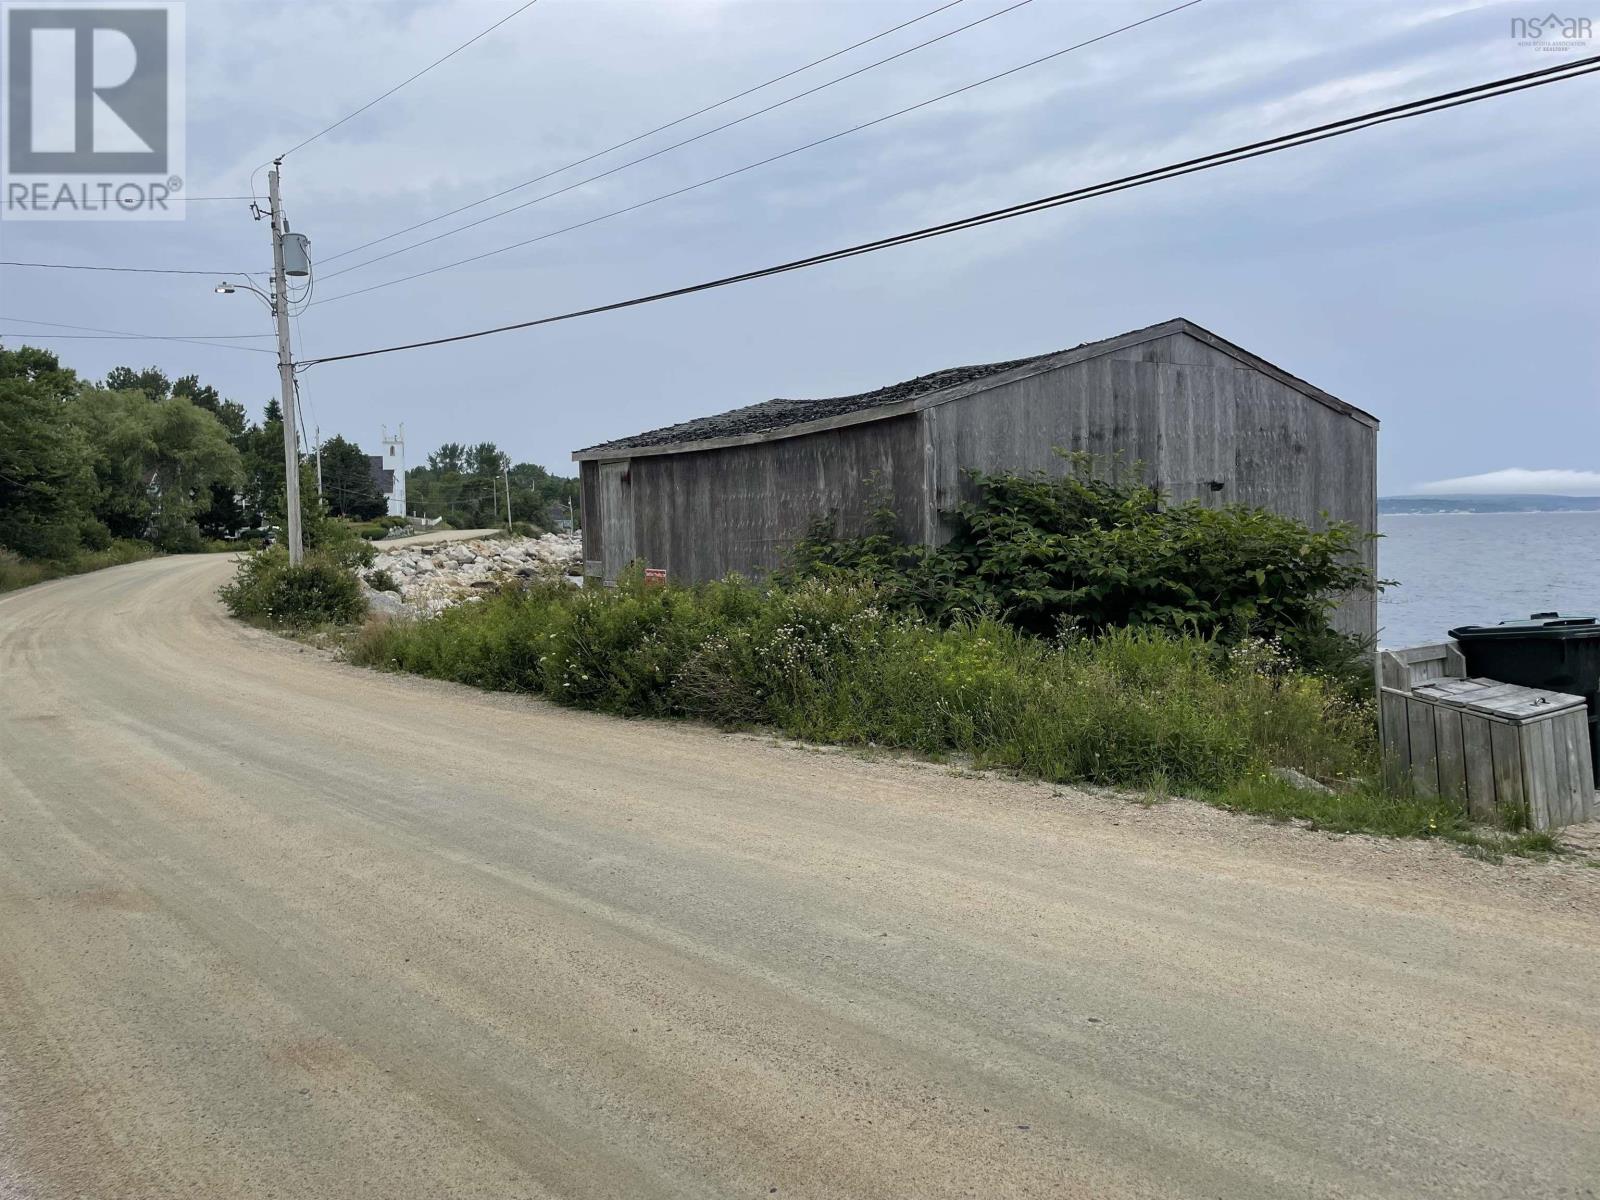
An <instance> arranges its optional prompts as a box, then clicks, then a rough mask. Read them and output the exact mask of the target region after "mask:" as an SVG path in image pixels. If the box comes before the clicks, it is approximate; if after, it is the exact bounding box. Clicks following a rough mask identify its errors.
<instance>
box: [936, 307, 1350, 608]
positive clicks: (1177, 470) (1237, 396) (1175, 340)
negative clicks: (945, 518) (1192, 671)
mask: <svg viewBox="0 0 1600 1200" xmlns="http://www.w3.org/2000/svg"><path fill="white" fill-rule="evenodd" d="M1174 359H1182V360H1184V361H1181V362H1177V361H1173V360H1174ZM926 416H927V418H928V420H929V422H930V437H929V442H930V444H931V445H932V447H933V449H932V462H933V466H932V470H931V472H930V474H931V476H932V479H933V485H932V488H931V501H932V506H933V508H934V509H936V510H940V511H943V510H947V509H949V508H951V507H953V506H954V505H955V503H956V502H957V501H959V500H960V499H963V498H966V497H967V496H968V494H969V492H970V487H971V485H970V484H969V483H966V482H965V481H964V480H963V479H962V478H961V474H960V472H961V471H962V470H963V469H965V468H969V467H976V468H978V469H980V470H986V471H996V470H1007V469H1009V470H1024V471H1027V470H1035V469H1042V470H1046V471H1050V472H1053V473H1059V472H1064V471H1066V470H1067V469H1068V465H1067V463H1065V462H1064V461H1063V460H1062V459H1061V458H1060V457H1059V456H1057V455H1056V454H1055V453H1054V449H1055V448H1056V447H1061V448H1063V449H1067V450H1086V451H1088V452H1090V453H1092V454H1094V455H1096V456H1098V457H1100V458H1102V459H1106V460H1110V459H1112V457H1113V456H1114V455H1116V454H1117V453H1119V452H1120V453H1121V455H1122V460H1121V462H1120V464H1117V465H1115V467H1114V468H1113V470H1114V473H1118V474H1121V473H1125V472H1130V471H1131V470H1132V469H1133V468H1134V466H1135V464H1137V463H1142V464H1143V468H1144V478H1146V479H1148V480H1149V481H1150V482H1152V483H1154V484H1156V485H1157V486H1159V487H1161V488H1162V489H1163V490H1164V491H1166V492H1167V493H1168V494H1169V495H1170V496H1171V497H1172V498H1173V499H1174V500H1178V501H1183V500H1199V501H1201V502H1202V503H1206V504H1221V503H1226V502H1230V501H1234V502H1239V503H1244V504H1252V505H1258V506H1260V507H1263V508H1268V509H1271V510H1272V511H1274V512H1280V513H1283V514H1285V515H1287V516H1291V517H1295V518H1297V519H1299V520H1302V521H1305V522H1307V523H1308V524H1310V525H1312V526H1313V527H1320V526H1321V525H1322V523H1323V519H1322V513H1323V512H1324V511H1326V512H1327V513H1328V514H1329V515H1330V516H1331V517H1333V518H1334V519H1336V520H1345V521H1350V522H1351V523H1353V524H1354V525H1356V527H1357V528H1359V529H1363V530H1368V531H1370V530H1374V529H1375V528H1376V527H1377V488H1376V470H1377V431H1376V430H1374V429H1372V428H1370V427H1369V426H1367V425H1365V424H1362V423H1360V422H1358V421H1355V420H1352V419H1351V418H1349V417H1347V416H1345V415H1343V414H1342V413H1338V412H1335V411H1334V410H1333V409H1331V408H1328V407H1326V406H1325V405H1323V404H1320V403H1318V402H1317V401H1315V400H1312V399H1310V398H1308V397H1306V396H1305V395H1303V394H1302V393H1300V392H1298V391H1295V390H1294V389H1293V388H1290V387H1288V386H1287V385H1285V384H1282V383H1280V382H1278V381H1277V380H1275V379H1272V378H1270V377H1268V376H1266V375H1263V374H1261V373H1260V372H1258V371H1255V370H1252V369H1250V368H1248V367H1245V366H1244V365H1243V364H1241V363H1240V362H1239V361H1238V360H1237V359H1234V358H1232V357H1231V356H1229V355H1225V354H1223V353H1221V352H1220V351H1217V350H1215V349H1214V348H1212V347H1210V346H1207V345H1205V344H1204V343H1202V342H1199V341H1197V340H1195V339H1193V338H1191V337H1189V336H1188V335H1186V334H1175V335H1173V336H1171V337H1166V338H1159V339H1155V340H1152V341H1150V342H1146V343H1144V344H1142V345H1139V346H1132V347H1128V348H1127V349H1125V350H1122V351H1118V352H1116V353H1115V354H1111V355H1104V356H1101V357H1099V358H1094V359H1090V360H1088V361H1086V362H1080V363H1074V364H1071V365H1068V366H1065V367H1062V368H1060V369H1058V370H1055V371H1050V372H1047V373H1044V374H1041V375H1035V376H1032V377H1031V378H1027V379H1022V380H1018V381H1017V382H1015V383H1011V384H1006V385H1003V386H1001V387H998V388H994V389H992V390H990V391H987V392H981V393H978V394H977V395H974V396H970V397H967V398H965V399H962V400H955V401H952V402H950V403H948V404H943V405H938V406H936V407H933V408H930V409H928V410H926ZM1213 484H1220V485H1221V487H1220V488H1216V487H1213V486H1212V485H1213ZM939 535H940V536H948V530H947V529H945V528H944V527H943V526H942V524H941V525H940V526H939ZM1365 555H1366V563H1367V565H1368V566H1369V567H1372V566H1374V565H1375V548H1374V547H1373V546H1371V545H1370V544H1369V545H1368V547H1367V549H1366V552H1365ZM1375 617H1376V611H1375V605H1374V601H1373V598H1372V597H1367V596H1362V597H1354V598H1352V599H1351V600H1350V601H1348V602H1347V603H1346V604H1345V605H1344V606H1342V608H1341V610H1340V612H1339V614H1338V624H1339V625H1340V627H1341V628H1343V629H1346V630H1348V631H1351V632H1357V633H1362V634H1365V635H1368V636H1370V635H1371V634H1373V633H1374V632H1375V629H1376V624H1375Z"/></svg>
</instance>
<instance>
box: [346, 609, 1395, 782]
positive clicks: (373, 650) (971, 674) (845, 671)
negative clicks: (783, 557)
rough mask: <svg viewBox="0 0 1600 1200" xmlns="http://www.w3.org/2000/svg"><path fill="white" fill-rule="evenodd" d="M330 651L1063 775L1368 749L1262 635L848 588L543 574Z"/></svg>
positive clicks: (1352, 757) (1251, 768)
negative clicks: (933, 612) (1092, 628)
mask: <svg viewBox="0 0 1600 1200" xmlns="http://www.w3.org/2000/svg"><path fill="white" fill-rule="evenodd" d="M347 654H348V656H349V658H350V659H351V660H352V661H354V662H357V663H361V664H365V665H368V666H374V667H380V668H384V669H389V670H402V671H410V672H414V673H417V674H422V675H429V676H433V677H435V678H439V679H449V680H453V681H455V682H459V683H469V684H473V685H475V686H479V687H486V688H492V689H497V690H502V691H514V692H528V693H533V694H537V695H543V696H547V697H549V698H550V699H552V700H555V701H557V702H559V703H563V704H569V705H573V706H576V707H581V708H591V709H597V710H600V711H603V712H612V713H619V714H624V715H631V716H669V717H670V716H679V717H694V718H698V719H702V720H707V721H710V722H712V723H714V724H717V725H721V726H724V727H771V728H776V729H778V730H781V731H782V732H784V733H786V734H788V735H790V736H792V737H796V738H800V739H802V740H806V741H812V742H825V743H833V744H839V745H845V746H874V747H886V748H895V749H904V750H909V751H913V752H915V753H918V754H922V755H925V756H927V757H930V758H941V757H946V756H952V755H958V756H961V757H962V758H963V759H964V760H965V761H970V762H971V763H972V764H973V766H974V767H976V768H979V769H983V768H993V767H1000V768H1006V769H1010V770H1014V771H1017V772H1019V773H1021V774H1024V775H1029V776H1033V777H1036V778H1040V779H1046V780H1051V781H1055V782H1063V783H1064V782H1077V781H1089V782H1094V783H1105V784H1118V785H1124V786H1127V785H1132V786H1134V787H1146V786H1150V785H1155V786H1157V787H1159V788H1161V789H1162V790H1166V789H1172V788H1183V789H1187V790H1191V791H1193V790H1196V789H1210V790H1213V791H1217V792H1219V793H1220V791H1221V790H1222V789H1226V788H1228V787H1230V786H1232V785H1234V784H1235V783H1236V782H1237V781H1239V780H1240V779H1243V778H1246V777H1249V776H1251V775H1252V774H1255V773H1259V772H1261V771H1263V770H1265V768H1266V767H1268V766H1270V765H1273V764H1283V765H1291V766H1294V767H1296V768H1298V769H1299V770H1301V771H1304V772H1305V773H1307V774H1308V775H1311V776H1313V777H1317V778H1327V779H1339V778H1354V777H1357V776H1360V775H1362V774H1364V773H1366V772H1367V771H1369V770H1370V769H1371V768H1372V765H1373V761H1374V738H1373V733H1372V713H1371V711H1370V709H1369V708H1363V707H1362V706H1360V705H1357V704H1353V703H1352V702H1350V701H1349V700H1348V699H1346V698H1345V697H1344V696H1342V695H1341V693H1340V691H1339V689H1338V688H1337V687H1336V686H1335V685H1333V684H1332V683H1331V682H1330V681H1328V680H1324V679H1321V678H1318V677H1316V676H1313V675H1308V674H1305V673H1303V672H1299V671H1296V670H1294V669H1293V668H1291V667H1290V666H1289V665H1288V664H1287V663H1286V661H1285V660H1284V659H1283V658H1282V656H1281V654H1279V653H1278V652H1277V651H1275V650H1274V649H1273V647H1271V646H1270V645H1267V644H1264V643H1259V642H1250V643H1246V644H1244V645H1242V646H1239V647H1235V648H1232V649H1228V650H1224V649H1222V648H1220V647H1218V646H1217V645H1216V644H1215V643H1214V642H1212V641H1210V640H1207V639H1203V638H1199V637H1193V636H1188V637H1186V636H1180V635H1170V634H1164V633H1159V632H1155V631H1130V630H1121V631H1111V632H1108V633H1105V634H1103V635H1101V636H1098V637H1092V638H1091V637H1066V638H1059V639H1051V640H1046V639H1042V638H1037V637H1033V636H1031V635H1029V634H1026V633H1024V632H1022V631H1019V630H1017V629H1015V628H1014V627H1012V626H1009V625H1006V624H1003V623H1001V622H998V621H993V620H987V619H976V620H973V621H970V622H957V623H954V624H951V625H948V626H944V627H939V626H935V625H932V624H929V623H928V622H926V621H924V620H922V619H920V618H919V617H917V616H915V615H910V614H906V613H903V612H895V611H891V610H890V609H889V608H888V607H887V606H885V605H884V604H882V603H881V602H880V597H879V595H878V593H877V592H876V591H875V590H874V589H872V588H871V587H868V586H865V585H862V584H854V583H827V582H823V581H815V580H814V581H808V582H802V583H798V584H795V585H793V586H791V587H786V588H771V589H764V588H757V587H754V586H752V585H749V584H746V583H741V582H738V581H726V582H721V583H712V584H703V585H700V586H697V587H692V588H684V587H647V586H644V585H643V584H642V583H641V582H640V581H638V580H634V581H631V582H627V583H625V584H624V585H623V586H621V587H619V588H616V589H601V588H595V589H574V588H571V587H569V586H567V585H565V584H560V583H551V584H543V585H540V586H538V587H536V588H534V589H531V590H529V591H526V592H520V591H507V592H503V593H501V594H499V595H496V596H493V597H490V598H489V599H486V600H484V601H482V602H480V603H477V604H470V605H463V606H460V607H458V608H455V609H451V610H449V611H447V612H445V613H442V614H440V615H439V616H437V617H435V618H432V619H430V620H426V621H420V622H380V623H375V624H372V625H369V626H368V627H366V628H365V629H364V630H362V631H361V633H360V634H359V635H357V636H356V637H355V638H354V639H353V640H352V642H351V643H350V645H349V647H348V649H347Z"/></svg>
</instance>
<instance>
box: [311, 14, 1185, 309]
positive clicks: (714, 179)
mask: <svg viewBox="0 0 1600 1200" xmlns="http://www.w3.org/2000/svg"><path fill="white" fill-rule="evenodd" d="M1200 3H1202V0H1184V3H1182V4H1178V5H1174V6H1173V7H1172V8H1168V9H1163V10H1162V11H1161V12H1157V13H1152V14H1150V15H1149V16H1147V17H1143V18H1141V19H1140V20H1137V21H1132V22H1129V23H1128V24H1126V25H1120V26H1118V27H1117V28H1115V29H1109V30H1107V31H1106V32H1105V33H1101V34H1098V35H1096V36H1095V37H1092V38H1086V39H1085V40H1083V41H1080V42H1075V43H1073V44H1072V45H1070V46H1063V47H1061V48H1060V49H1058V50H1053V51H1051V52H1050V53H1049V54H1045V55H1041V56H1040V57H1038V58H1034V59H1031V60H1030V61H1028V62H1025V63H1020V64H1018V65H1017V66H1014V67H1010V68H1008V69H1006V70H1004V71H1000V72H998V73H996V74H994V75H989V76H987V77H985V78H983V79H978V80H975V81H973V82H972V83H968V84H964V85H963V86H961V87H958V88H954V89H952V90H950V91H948V92H943V93H941V94H939V95H937V96H932V97H929V98H928V99H926V100H922V101H919V102H918V103H916V104H911V105H907V106H906V107H905V108H900V109H897V110H895V111H894V112H891V113H885V114H884V115H883V116H881V117H874V118H873V119H872V120H870V121H863V122H861V123H859V124H857V125H852V126H850V127H849V128H848V129H841V130H839V131H838V132H836V133H831V134H828V135H827V136H826V137H821V138H817V139H815V140H813V141H810V142H806V143H804V144H803V145H800V146H794V147H792V148H790V149H788V150H783V151H780V152H779V153H777V154H772V155H768V156H767V157H766V158H762V159H757V160H756V161H755V162H750V163H746V164H744V165H743V166H741V167H735V168H733V169H732V170H730V171H723V172H722V173H721V174H718V175H712V176H709V177H708V178H706V179H701V180H698V181H696V182H694V183H691V184H686V185H685V186H683V187H680V188H674V189H673V190H672V191H669V192H663V193H661V194H660V195H658V196H651V197H650V198H649V199H647V200H640V201H638V202H637V203H635V204H629V205H626V206H624V207H622V208H617V209H613V210H611V211H610V212H606V213H601V214H600V215H599V216H596V217H590V218H588V219H587V220H584V221H578V222H576V223H574V224H572V225H566V226H563V227H562V228H560V229H554V230H550V231H549V232H547V233H541V234H537V235H535V236H533V237H530V238H524V239H522V240H521V241H517V242H512V243H510V244H509V245H505V246H497V247H495V248H494V249H492V250H485V251H483V252H481V253H478V254H473V255H468V256H467V257H465V258H459V259H455V260H454V261H452V262H447V263H442V264H440V265H439V266H435V267H429V268H427V269H426V270H423V271H416V272H413V273H412V274H410V275H401V276H399V277H397V278H394V279H388V280H383V281H381V282H379V283H374V284H369V285H368V286H366V287H362V288H355V289H353V290H351V291H348V292H340V293H338V294H337V295H333V296H327V297H324V298H323V299H322V300H320V301H318V303H321V304H331V303H332V302H333V301H335V300H345V299H348V298H350V297H351V296H360V295H364V294H366V293H367V292H374V291H377V290H379V289H380V288H386V287H393V286H394V285H395V284H399V283H408V282H410V281H411V280H413V279H421V278H424V277H425V276H428V275H437V274H438V273H439V272H441V271H450V270H454V269H455V268H456V267H462V266H466V265H467V264H469V263H474V262H480V261H482V260H483V259H485V258H492V257H494V256H495V255H499V254H505V253H507V252H509V251H512V250H520V249H522V248H523V247H524V246H531V245H533V244H535V243H537V242H543V241H548V240H549V239H551V238H555V237H560V236H561V235H563V234H566V233H572V232H573V231H574V230H578V229H585V228H587V227H588V226H590V225H595V224H598V223H599V222H601V221H608V220H610V219H611V218H612V217H619V216H622V215H624V214H626V213H630V212H637V211H638V210H639V209H641V208H647V207H649V206H650V205H652V204H659V203H660V202H661V201H663V200H670V199H673V198H674V197H677V196H682V195H684V194H686V193H688V192H693V191H697V190H698V189H700V188H703V187H708V186H710V185H711V184H714V183H720V182H722V181H723V180H725V179H731V178H733V177H734V176H736V175H743V174H745V173H746V172H749V171H754V170H757V169H758V168H761V167H765V166H768V165H770V164H772V163H775V162H779V161H781V160H783V159H786V158H792V157H793V156H794V155H796V154H801V153H803V152H805V151H807V150H814V149H816V148H817V147H818V146H824V145H827V144H828V143H829V142H835V141H838V140H839V139H840V138H843V137H848V136H850V135H851V134H854V133H860V132H861V131H862V130H865V129H871V128H873V127H874V126H878V125H882V124H884V123H885V122H887V121H892V120H895V119H896V118H898V117H903V116H907V115H908V114H910V113H914V112H917V111H918V110H919V109H924V108H928V107H929V106H931V105H934V104H939V103H941V102H942V101H945V100H949V99H951V98H952V97H954V96H959V95H961V94H962V93H964V92H970V91H972V90H974V89H975V88H980V87H984V86H985V85H987V84H991V83H995V82H997V81H999V80H1001V79H1005V78H1008V77H1009V76H1012V75H1016V74H1017V73H1019V72H1021V71H1026V70H1029V69H1030V68H1032V67H1037V66H1040V65H1042V64H1043V63H1047V62H1050V61H1052V60H1054V59H1057V58H1061V57H1062V56H1063V55H1066V54H1071V53H1073V52H1074V51H1077V50H1082V49H1084V48H1085V47H1087V46H1092V45H1094V44H1096V43H1097V42H1103V41H1105V40H1106V39H1108V38H1112V37H1116V36H1117V35H1119V34H1123V33H1127V32H1129V31H1130V30H1133V29H1137V28H1139V27H1140V26H1141V25H1148V24H1150V23H1151V22H1153V21H1159V20H1161V19H1162V18H1163V17H1169V16H1172V15H1173V14H1174V13H1178V12H1182V11H1183V10H1184V9H1186V8H1193V7H1194V6H1195V5H1197V4H1200ZM1003 11H1006V10H1003ZM994 15H999V14H994ZM595 178H600V176H595ZM582 182H588V181H580V183H579V184H574V185H572V186H573V187H578V186H581V185H582ZM562 190H563V191H570V190H571V188H564V189H562ZM557 194H559V193H556V192H551V193H549V194H548V195H557ZM546 198H548V196H546V197H540V199H546ZM536 202H537V201H528V202H527V203H528V204H532V203H536ZM518 207H526V204H524V205H519V206H518ZM505 211H506V212H511V211H514V210H512V209H507V210H505ZM496 215H504V213H501V214H496ZM489 219H492V218H485V220H489ZM476 223H477V224H481V223H482V222H481V221H480V222H476ZM461 228H462V229H465V228H470V226H461ZM451 232H459V230H454V231H451ZM439 236H440V237H443V236H448V234H441V235H439ZM437 240H438V237H435V238H430V239H428V241H437ZM426 244H427V242H418V243H416V244H415V245H414V246H408V247H403V248H402V250H395V251H391V252H390V253H389V254H385V255H380V256H378V257H377V258H372V259H368V260H366V261H365V262H362V263H358V264H356V266H354V267H345V268H344V269H343V270H339V271H333V272H331V273H329V274H328V275H327V276H325V278H327V279H332V278H334V277H335V276H338V275H343V274H346V273H348V272H350V271H353V270H356V269H357V268H358V267H363V266H369V265H370V264H372V263H375V262H379V261H381V260H382V259H384V258H392V257H393V256H394V255H395V254H399V253H402V252H403V251H404V250H408V249H415V248H416V246H421V245H426Z"/></svg>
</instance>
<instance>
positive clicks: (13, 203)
mask: <svg viewBox="0 0 1600 1200" xmlns="http://www.w3.org/2000/svg"><path fill="white" fill-rule="evenodd" d="M252 199H254V197H253V196H184V195H174V196H168V197H167V200H168V201H169V202H171V203H181V202H183V201H188V202H189V203H191V204H192V203H195V202H196V201H200V200H252ZM5 206H6V207H7V208H24V207H27V206H26V205H25V204H24V203H23V202H22V201H20V200H6V201H5Z"/></svg>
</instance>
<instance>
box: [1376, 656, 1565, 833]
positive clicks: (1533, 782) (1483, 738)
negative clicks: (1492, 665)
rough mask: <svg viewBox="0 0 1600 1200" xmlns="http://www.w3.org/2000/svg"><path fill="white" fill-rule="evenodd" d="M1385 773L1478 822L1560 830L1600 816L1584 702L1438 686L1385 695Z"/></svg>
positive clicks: (1517, 690)
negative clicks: (1451, 804)
mask: <svg viewBox="0 0 1600 1200" xmlns="http://www.w3.org/2000/svg"><path fill="white" fill-rule="evenodd" d="M1379 704H1380V707H1381V709H1382V712H1381V719H1382V726H1383V742H1384V746H1383V750H1384V767H1385V773H1386V775H1387V776H1388V777H1389V778H1390V780H1391V781H1397V780H1398V779H1402V778H1406V777H1409V778H1410V780H1411V783H1412V786H1413V787H1415V788H1416V790H1417V791H1418V793H1420V794H1422V795H1428V796H1442V797H1444V798H1446V799H1450V800H1455V801H1457V802H1459V803H1461V804H1463V805H1464V806H1465V807H1466V809H1467V811H1468V813H1469V814H1470V815H1471V816H1472V817H1473V818H1474V819H1476V820H1483V821H1496V822H1505V823H1507V824H1513V825H1514V824H1520V823H1526V825H1527V827H1528V828H1530V829H1559V828H1560V827H1562V826H1563V825H1570V824H1574V823H1577V822H1579V821H1587V820H1589V819H1591V817H1593V816H1594V815H1595V813H1596V806H1595V788H1594V778H1593V774H1592V772H1591V770H1590V764H1589V721H1588V712H1587V709H1586V708H1585V707H1584V702H1583V697H1581V696H1569V695H1566V694H1564V693H1562V692H1547V691H1542V690H1540V689H1538V688H1530V687H1521V686H1519V685H1517V684H1513V683H1499V682H1497V681H1495V680H1493V679H1451V678H1435V679H1432V680H1429V681H1427V682H1421V683H1417V684H1415V685H1414V686H1413V687H1411V689H1410V690H1409V691H1401V690H1399V689H1395V688H1389V687H1385V688H1383V689H1381V691H1380V695H1379Z"/></svg>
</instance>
